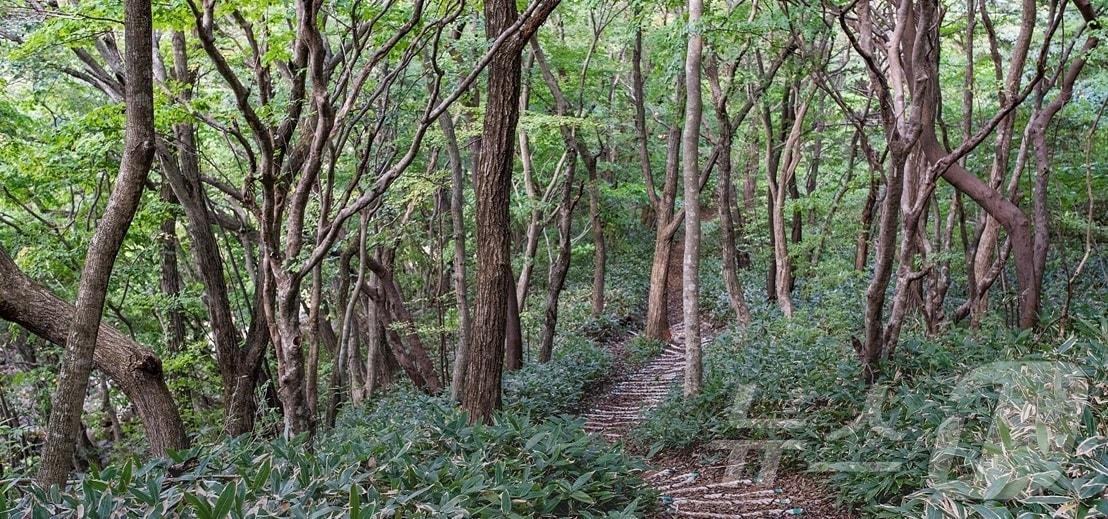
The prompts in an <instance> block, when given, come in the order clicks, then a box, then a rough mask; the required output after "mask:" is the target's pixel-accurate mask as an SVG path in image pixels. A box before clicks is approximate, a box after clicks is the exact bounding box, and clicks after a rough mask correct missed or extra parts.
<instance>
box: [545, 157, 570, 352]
mask: <svg viewBox="0 0 1108 519" xmlns="http://www.w3.org/2000/svg"><path fill="white" fill-rule="evenodd" d="M567 161H568V164H567V166H566V178H565V181H564V182H565V183H564V184H563V185H562V200H561V203H560V204H559V206H558V253H557V256H556V257H555V258H554V263H552V264H551V265H550V272H549V273H548V274H547V278H546V311H545V315H544V317H545V319H544V320H543V326H542V339H541V342H540V343H539V362H549V361H550V358H551V356H552V354H553V352H554V332H555V328H556V326H557V325H558V300H559V299H560V297H561V294H562V287H564V286H565V281H566V273H567V272H569V262H570V259H571V258H572V245H573V244H572V243H571V241H570V240H572V238H573V236H572V235H571V233H572V227H573V207H574V205H575V204H574V202H575V200H574V198H573V187H574V177H575V176H576V171H577V157H576V155H575V152H574V151H573V150H569V151H568V155H567Z"/></svg>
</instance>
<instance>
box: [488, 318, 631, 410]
mask: <svg viewBox="0 0 1108 519" xmlns="http://www.w3.org/2000/svg"><path fill="white" fill-rule="evenodd" d="M554 351H555V354H554V358H553V359H552V360H551V361H550V362H547V363H545V364H538V363H533V364H528V365H526V366H524V367H523V369H521V370H519V371H517V372H515V373H509V374H507V375H506V376H505V377H504V402H505V407H506V408H507V409H508V410H510V411H512V412H515V413H518V414H521V415H530V416H531V417H532V418H534V419H541V418H544V417H550V416H555V415H558V414H563V413H569V412H572V411H576V410H577V409H578V408H579V406H580V404H581V400H582V399H583V398H584V396H585V392H586V391H587V390H588V389H589V388H590V387H591V386H592V385H594V384H596V383H597V382H599V381H600V379H601V378H603V377H604V375H606V374H607V373H608V370H609V369H611V365H612V359H611V354H609V353H608V351H607V350H604V349H601V348H600V347H598V346H596V345H595V344H593V343H590V342H588V341H586V340H584V339H582V338H580V337H575V336H566V337H562V338H560V340H559V341H557V344H555V350H554Z"/></svg>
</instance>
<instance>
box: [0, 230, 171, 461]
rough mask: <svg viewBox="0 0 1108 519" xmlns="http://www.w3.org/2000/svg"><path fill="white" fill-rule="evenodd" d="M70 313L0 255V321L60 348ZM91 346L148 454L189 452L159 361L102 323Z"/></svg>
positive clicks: (69, 308) (3, 253)
mask: <svg viewBox="0 0 1108 519" xmlns="http://www.w3.org/2000/svg"><path fill="white" fill-rule="evenodd" d="M74 313H75V310H74V308H73V305H71V304H69V303H68V302H66V301H63V300H62V299H60V298H58V297H57V296H55V295H54V294H53V293H51V292H50V291H49V290H48V289H47V288H46V287H44V286H42V285H40V284H38V283H36V282H35V281H33V280H32V279H30V278H28V277H27V275H26V274H24V273H23V272H22V271H20V270H19V267H17V266H16V265H15V263H14V262H13V261H12V259H11V258H10V257H9V256H8V254H7V252H6V251H4V250H3V249H0V319H4V320H5V321H11V322H13V323H15V324H18V325H20V326H22V327H23V328H26V329H27V331H29V332H31V333H33V334H35V335H37V336H39V337H42V338H43V339H45V340H48V341H50V342H52V343H54V344H56V345H59V346H62V345H64V344H65V341H66V336H67V333H68V328H69V325H70V324H71V323H72V322H73V319H74ZM96 340H97V344H96V349H95V350H94V351H93V362H95V363H96V367H97V368H99V369H100V370H101V371H103V372H104V373H107V375H108V376H109V377H111V379H112V382H113V383H114V384H115V386H116V387H117V388H119V389H120V391H123V394H125V395H127V398H129V399H130V400H131V402H132V403H133V404H134V406H135V410H136V411H137V412H138V415H139V418H140V419H141V420H142V424H143V427H144V428H145V429H146V440H147V442H148V443H149V444H150V450H151V452H153V453H154V454H155V455H159V456H160V455H163V454H165V453H166V452H167V451H169V450H178V449H184V448H186V447H188V444H189V441H188V436H187V435H186V434H185V426H184V424H183V423H182V422H181V416H180V414H178V412H177V404H176V402H175V401H174V400H173V395H172V394H170V392H169V388H168V387H166V385H165V379H164V374H163V372H162V362H161V359H159V358H158V357H157V356H156V355H154V352H152V351H150V350H149V349H147V348H145V347H143V346H141V345H139V344H137V343H136V342H135V341H133V340H131V339H130V338H129V337H127V335H125V334H123V333H122V332H120V331H119V330H116V329H115V328H113V327H111V326H110V325H108V324H104V323H101V325H100V332H99V334H98V335H97V337H96ZM66 464H67V466H68V461H67V462H66Z"/></svg>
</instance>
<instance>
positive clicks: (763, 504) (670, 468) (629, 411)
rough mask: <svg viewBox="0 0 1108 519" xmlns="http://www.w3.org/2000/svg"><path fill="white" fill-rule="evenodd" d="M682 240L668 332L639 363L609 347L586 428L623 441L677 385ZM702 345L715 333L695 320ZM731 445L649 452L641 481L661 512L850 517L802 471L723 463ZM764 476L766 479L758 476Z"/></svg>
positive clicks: (713, 517) (673, 266)
mask: <svg viewBox="0 0 1108 519" xmlns="http://www.w3.org/2000/svg"><path fill="white" fill-rule="evenodd" d="M682 245H683V244H682V243H681V242H680V241H678V242H677V243H676V244H675V246H674V247H673V250H672V252H671V254H670V270H669V276H668V283H667V287H666V291H667V297H666V299H667V304H668V311H667V314H668V318H669V322H670V337H669V339H668V342H667V344H666V345H665V348H664V349H663V350H662V352H661V354H659V355H658V356H656V357H654V358H653V359H651V360H650V361H648V362H646V363H645V364H643V365H642V366H640V367H637V368H633V369H632V368H629V367H628V366H626V364H625V363H624V362H621V361H620V359H621V358H622V356H623V353H624V348H623V344H622V343H617V344H614V345H612V346H611V347H612V349H613V354H614V355H615V357H616V359H617V367H616V370H615V371H614V375H613V377H612V380H611V381H610V382H609V383H608V384H605V385H604V386H602V390H603V391H604V392H603V393H602V394H601V395H598V396H596V397H594V398H593V399H592V401H591V403H590V407H589V408H588V410H587V411H586V412H585V413H584V418H585V420H586V424H585V428H586V430H588V431H590V432H593V433H595V434H598V435H602V436H604V438H605V439H607V440H608V441H611V442H622V441H623V440H624V438H625V437H626V436H627V435H628V434H629V433H630V432H631V431H632V430H633V429H634V428H635V427H636V426H638V425H639V424H641V423H642V422H643V421H644V420H645V416H646V414H647V413H648V412H649V411H650V410H651V409H653V408H655V407H657V406H658V405H659V404H661V403H662V401H663V400H664V399H665V398H666V396H667V395H669V393H670V392H671V391H672V390H673V389H674V388H675V387H676V386H679V385H680V384H682V379H683V376H684V368H685V341H684V335H685V333H684V332H685V327H684V323H683V322H682V321H683V317H682V310H681V269H682V266H681V260H682V254H683V246H682ZM701 336H702V343H701V344H702V346H706V345H707V344H708V343H710V342H711V340H712V337H713V336H714V331H713V330H712V328H711V326H710V325H709V324H708V323H702V329H701ZM733 446H734V445H733V444H729V445H726V446H724V448H723V449H722V450H721V449H720V448H719V447H720V446H719V445H711V444H709V445H701V446H698V447H694V448H692V449H688V450H683V451H663V452H661V453H658V454H656V455H655V456H654V457H653V460H652V461H653V465H654V467H655V469H654V470H653V471H651V472H648V473H647V474H646V476H645V477H646V479H647V481H648V482H649V483H650V484H651V485H652V486H653V487H654V488H655V489H656V490H657V491H658V492H659V493H660V494H661V507H660V509H661V514H660V517H673V518H679V517H687V518H705V519H733V518H736V519H737V518H758V517H789V516H802V517H810V518H818V519H848V518H852V517H854V516H853V515H851V514H849V513H847V512H844V511H843V510H841V509H839V508H838V507H837V506H836V505H835V503H834V499H833V497H832V495H831V492H830V491H829V490H827V489H826V488H825V487H824V486H823V485H822V484H820V483H819V482H818V481H817V480H815V479H813V478H812V477H811V476H807V475H803V474H787V473H786V474H780V475H776V477H773V476H772V475H769V474H760V473H752V472H753V471H752V470H749V469H760V467H758V465H761V464H760V463H735V462H730V461H729V452H728V451H729V450H730V449H731V448H732V447H733ZM762 453H763V451H759V450H757V449H751V450H750V451H749V452H748V453H747V456H744V457H743V459H744V460H748V461H752V460H753V458H754V457H760V454H762ZM760 476H768V477H765V478H764V479H765V481H762V479H763V478H761V477H760Z"/></svg>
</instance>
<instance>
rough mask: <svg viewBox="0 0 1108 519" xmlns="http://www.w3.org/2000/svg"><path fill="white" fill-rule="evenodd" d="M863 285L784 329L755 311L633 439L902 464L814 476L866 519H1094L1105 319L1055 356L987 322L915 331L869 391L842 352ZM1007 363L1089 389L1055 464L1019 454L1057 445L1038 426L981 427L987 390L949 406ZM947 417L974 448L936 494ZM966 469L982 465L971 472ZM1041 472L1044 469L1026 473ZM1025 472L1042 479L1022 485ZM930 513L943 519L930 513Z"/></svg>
mask: <svg viewBox="0 0 1108 519" xmlns="http://www.w3.org/2000/svg"><path fill="white" fill-rule="evenodd" d="M862 286H863V284H862V283H850V282H849V281H846V282H845V283H844V284H843V285H841V286H840V289H838V290H827V289H826V288H825V287H821V288H820V289H819V290H815V291H814V292H815V293H818V294H821V296H820V305H819V306H818V307H815V309H812V308H810V307H808V306H806V305H804V306H802V307H801V308H803V309H805V310H802V311H801V313H798V315H797V317H795V318H794V319H792V320H784V319H780V318H777V316H776V313H775V311H774V310H767V309H765V308H759V307H757V306H756V307H755V310H756V311H755V322H754V323H753V324H751V325H750V326H749V327H747V328H740V327H735V328H732V329H729V330H727V331H726V332H724V333H723V334H721V335H720V336H719V337H718V338H717V339H716V340H715V341H714V342H713V343H712V344H711V345H710V346H709V348H708V349H707V351H706V358H705V369H706V371H705V373H706V380H705V385H704V391H703V393H701V394H700V395H698V396H696V397H693V398H690V399H685V398H682V397H680V396H679V395H677V394H676V393H675V394H673V395H671V397H670V398H669V399H668V400H667V401H666V402H664V403H663V405H662V406H661V407H660V408H659V409H657V410H656V411H655V413H654V414H653V415H652V416H650V417H649V419H648V421H647V422H646V424H645V425H644V426H643V427H641V428H640V429H639V430H638V431H636V433H635V435H634V439H635V441H637V442H639V443H640V444H643V445H644V446H650V447H653V448H656V449H657V448H687V447H691V446H695V445H699V444H701V443H703V442H705V441H709V440H712V439H724V438H726V439H732V438H734V439H785V440H796V441H799V442H800V443H801V444H802V445H803V446H805V448H804V449H803V450H801V451H799V452H788V451H787V455H786V459H785V463H786V464H787V466H790V467H792V468H794V469H804V468H807V469H816V468H821V467H820V464H828V463H862V462H885V463H897V464H898V466H896V468H894V469H893V470H892V471H891V472H879V471H864V470H863V471H850V470H838V471H831V472H829V473H828V472H821V473H820V474H821V477H827V478H828V481H829V483H830V484H831V486H832V487H834V488H835V489H836V490H837V491H838V493H839V498H840V499H841V500H842V501H843V502H844V503H846V504H849V505H851V506H854V507H858V508H860V509H862V510H863V511H865V512H866V514H867V515H869V516H878V517H890V518H891V517H923V516H926V517H974V515H973V514H975V513H976V514H978V515H979V516H981V517H1017V516H1021V514H1031V515H1022V516H1021V517H1050V516H1057V514H1062V515H1063V516H1066V517H1082V516H1085V517H1094V516H1096V515H1095V514H1093V512H1091V511H1092V510H1094V509H1096V508H1097V507H1101V508H1103V507H1104V506H1106V505H1105V504H1104V503H1103V496H1102V494H1103V491H1104V489H1105V488H1108V486H1106V484H1108V479H1106V478H1108V476H1106V475H1105V473H1106V472H1108V470H1105V469H1104V467H1106V466H1108V464H1105V463H1104V458H1105V452H1104V451H1105V449H1104V441H1103V438H1104V436H1105V433H1106V431H1105V429H1104V427H1105V425H1104V424H1105V423H1106V422H1105V420H1104V416H1103V409H1102V407H1101V406H1097V405H1096V402H1103V401H1104V398H1105V395H1106V394H1108V349H1106V348H1105V346H1104V344H1105V343H1106V342H1108V341H1106V340H1105V339H1106V338H1108V322H1106V321H1105V318H1103V317H1100V318H1096V319H1093V320H1079V321H1078V322H1077V323H1076V325H1075V331H1074V333H1073V335H1071V337H1070V339H1069V340H1066V341H1062V344H1061V346H1057V345H1056V343H1054V342H1053V341H1050V340H1045V337H1049V335H1048V334H1049V333H1051V331H1049V330H1048V331H1045V332H1044V333H1043V335H1041V336H1040V337H1044V339H1035V338H1034V337H1033V336H1031V335H1029V334H1026V333H1024V334H1018V333H1014V332H1010V331H1008V330H1007V329H1006V328H1005V327H1004V326H1003V325H1001V324H1000V323H996V322H992V321H990V322H988V323H986V324H984V325H983V327H982V329H981V330H979V331H977V332H976V333H971V332H970V331H969V330H964V329H959V328H955V329H952V330H949V331H947V332H946V333H945V334H944V335H941V336H937V337H928V336H926V335H923V334H922V333H921V332H920V331H917V330H915V328H913V329H912V330H911V331H910V332H908V333H905V336H904V337H903V338H902V340H901V345H900V348H899V349H898V351H897V354H896V356H895V358H894V359H893V361H892V362H890V363H889V364H888V365H886V366H885V369H884V375H883V378H882V379H881V381H880V383H879V385H878V386H875V388H876V389H873V390H871V388H868V387H866V386H865V384H863V383H862V382H861V377H860V372H859V367H858V363H857V361H856V359H855V358H854V354H853V352H852V351H851V350H850V346H849V335H850V333H851V329H852V327H853V324H852V323H854V322H855V321H856V319H857V317H856V316H857V315H858V313H857V309H858V304H857V302H852V300H857V299H860V297H859V296H858V295H857V294H859V293H860V292H861V289H862ZM1097 311H1098V312H1099V310H1097ZM1086 315H1087V314H1086ZM1094 315H1095V314H1094ZM1002 360H1019V361H1038V360H1046V361H1058V362H1065V363H1069V365H1074V366H1080V367H1081V369H1082V370H1083V376H1084V377H1085V378H1087V379H1088V380H1089V382H1090V389H1089V400H1088V401H1089V403H1090V404H1091V405H1090V406H1089V407H1087V408H1086V412H1085V416H1083V417H1082V420H1081V424H1082V425H1081V426H1080V430H1079V431H1076V432H1074V433H1072V434H1071V437H1072V436H1076V438H1072V439H1073V445H1074V446H1075V447H1076V448H1075V449H1071V455H1069V456H1068V457H1066V458H1064V459H1063V463H1062V464H1061V465H1059V464H1058V461H1056V460H1055V461H1049V459H1046V458H1044V457H1043V455H1041V454H1038V451H1037V450H1035V449H1031V450H1027V449H1025V448H1024V449H1023V450H1021V448H1020V444H1021V443H1026V442H1027V441H1028V440H1027V439H1028V438H1031V439H1036V438H1039V440H1038V442H1039V443H1042V442H1044V441H1049V442H1062V440H1061V439H1058V440H1047V439H1046V438H1049V436H1043V434H1044V430H1043V428H1042V424H1039V425H1038V426H1036V425H1035V424H1034V423H1027V424H1017V425H1016V426H1012V427H1011V429H1010V430H1008V428H1007V426H1005V425H999V426H998V425H993V426H991V427H990V423H992V420H993V409H994V408H995V407H996V406H997V398H998V394H997V392H996V391H995V390H994V389H995V388H993V389H990V388H989V387H983V388H981V390H980V391H977V392H974V393H973V394H972V395H971V396H972V397H971V398H969V399H964V398H954V397H955V395H954V394H953V393H954V389H955V388H956V387H957V386H958V385H959V383H960V382H961V381H963V380H964V379H965V377H966V375H967V374H969V373H970V372H971V371H972V370H973V369H974V368H977V367H980V366H985V365H988V364H990V363H992V362H995V361H1002ZM747 398H749V402H750V405H749V407H747V408H745V412H743V407H742V406H741V405H736V402H737V401H741V400H744V399H747ZM875 402H876V404H874V403H875ZM873 405H876V409H874V408H873V407H872V406H873ZM867 411H875V412H874V413H873V414H872V415H870V414H865V412H867ZM955 416H957V417H964V419H965V427H964V429H963V430H962V433H961V436H960V437H959V445H962V446H967V447H971V449H972V450H971V451H967V452H966V453H964V454H963V455H964V456H967V458H966V459H965V460H962V461H961V463H960V464H956V465H955V468H954V471H953V472H952V475H951V478H950V482H949V483H947V484H933V483H934V482H933V481H932V480H931V479H929V476H928V474H929V467H930V466H931V462H932V457H933V455H934V446H935V443H936V440H935V438H936V435H937V432H938V431H939V430H940V429H941V428H942V427H943V426H944V422H946V421H947V420H948V419H949V418H950V417H955ZM746 418H751V419H759V420H760V421H758V422H751V421H746V420H745V419H746ZM1069 418H1071V419H1072V417H1069ZM765 419H771V420H770V421H765ZM790 420H791V421H793V423H790V422H789V421H790ZM998 423H1003V422H998ZM774 424H776V425H774ZM948 425H949V424H948ZM998 427H1000V432H998V431H997V428H998ZM998 435H999V436H998ZM1013 438H1015V440H1013ZM1032 443H1033V444H1034V443H1035V440H1032ZM997 452H1003V453H1005V456H1003V457H1001V458H1003V459H1006V460H1008V461H1007V462H1006V463H1002V464H999V465H997V464H995V463H992V464H989V463H986V464H984V465H981V464H982V463H983V460H988V459H990V458H987V457H983V458H979V454H978V453H997ZM1021 453H1022V454H1021ZM1052 463H1053V464H1052ZM975 464H977V465H980V466H981V467H979V468H977V469H973V467H974V466H975ZM1036 466H1041V467H1042V468H1040V469H1037V471H1033V470H1032V469H1031V467H1036ZM1017 469H1018V470H1017ZM1027 471H1031V472H1032V473H1034V474H1039V476H1033V477H1031V479H1027V478H1026V476H1024V475H1023V474H1025V473H1026V472H1027ZM1021 478H1022V479H1021ZM963 480H964V481H963ZM1043 482H1047V483H1048V484H1046V486H1045V489H1044V490H1042V491H1040V492H1038V493H1022V492H1020V490H1023V489H1026V488H1028V487H1029V486H1030V485H1031V484H1032V483H1043ZM974 488H979V489H986V488H989V489H993V490H990V491H986V492H985V494H986V496H985V497H986V499H984V500H982V499H981V495H980V491H978V493H974V492H972V491H971V490H972V489H974ZM1005 488H1007V489H1008V490H1005ZM989 492H994V493H992V494H989ZM928 507H929V508H930V509H928ZM938 510H944V511H945V513H946V514H947V515H945V516H944V515H933V514H938V513H940V512H938ZM1100 513H1103V510H1102V511H1101V512H1100ZM992 514H996V515H992ZM1081 514H1086V515H1081Z"/></svg>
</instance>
